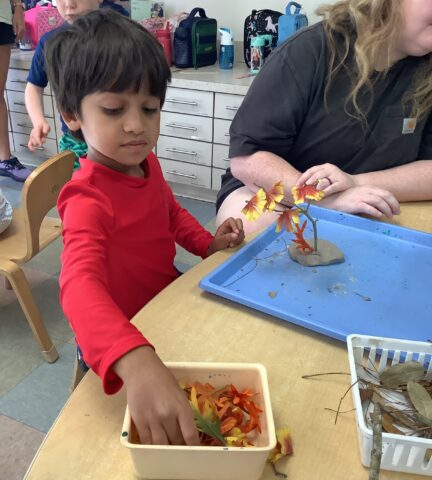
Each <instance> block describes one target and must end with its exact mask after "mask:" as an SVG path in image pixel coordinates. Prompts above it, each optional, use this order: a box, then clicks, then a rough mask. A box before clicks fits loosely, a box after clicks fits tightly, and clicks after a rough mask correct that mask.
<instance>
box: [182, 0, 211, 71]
mask: <svg viewBox="0 0 432 480" xmlns="http://www.w3.org/2000/svg"><path fill="white" fill-rule="evenodd" d="M197 13H199V17H196V16H195V15H196V14H197ZM216 37H217V22H216V20H215V19H214V18H207V16H206V13H205V11H204V9H203V8H194V9H193V10H192V11H191V12H190V14H189V16H188V17H187V18H185V19H184V20H182V21H181V22H180V23H179V26H178V27H177V28H176V30H175V32H174V64H175V65H176V67H180V68H187V67H195V68H198V67H204V66H205V65H213V64H214V63H215V62H216V60H217V50H216Z"/></svg>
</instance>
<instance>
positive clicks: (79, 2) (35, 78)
mask: <svg viewBox="0 0 432 480" xmlns="http://www.w3.org/2000/svg"><path fill="white" fill-rule="evenodd" d="M100 3H101V0H57V9H58V11H59V13H60V15H61V16H62V18H63V19H64V20H65V23H64V24H63V25H61V26H60V27H58V28H55V29H54V30H51V31H50V32H47V33H46V34H45V35H43V36H42V38H41V39H40V41H39V43H38V45H37V47H36V50H35V53H34V56H33V60H32V64H31V68H30V72H29V76H28V78H27V85H26V89H25V103H26V108H27V112H28V114H29V116H30V119H31V121H32V124H33V129H32V131H31V133H30V138H29V141H28V148H29V150H31V151H34V150H36V148H38V147H41V146H42V145H43V144H44V143H45V141H46V138H47V136H48V133H49V132H50V126H49V124H48V122H47V121H46V119H45V115H44V110H43V102H42V99H43V91H44V88H45V87H46V86H47V85H48V78H47V74H46V66H45V58H44V51H45V44H46V42H47V40H48V39H49V38H51V37H52V36H53V35H54V34H55V33H57V32H58V31H60V30H64V29H67V28H68V27H69V26H70V25H71V24H72V23H73V22H74V21H75V20H76V19H77V18H79V17H80V16H82V15H85V14H86V13H88V12H90V11H92V10H96V9H98V8H99V4H100ZM60 120H61V123H62V132H63V135H62V137H61V138H60V145H59V147H60V151H64V150H72V151H73V152H74V153H75V155H76V157H77V158H79V157H80V156H81V155H85V154H86V152H87V145H86V144H85V143H84V142H83V141H80V140H78V139H76V138H74V137H73V136H72V135H71V134H70V132H69V129H68V127H67V125H66V124H65V122H64V121H63V119H62V118H61V119H60Z"/></svg>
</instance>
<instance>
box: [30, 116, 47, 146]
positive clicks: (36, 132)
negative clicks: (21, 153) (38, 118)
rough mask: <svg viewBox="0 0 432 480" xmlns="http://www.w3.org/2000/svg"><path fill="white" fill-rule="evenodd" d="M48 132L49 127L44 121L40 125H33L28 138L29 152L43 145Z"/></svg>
mask: <svg viewBox="0 0 432 480" xmlns="http://www.w3.org/2000/svg"><path fill="white" fill-rule="evenodd" d="M50 130H51V127H50V126H49V124H48V122H46V121H45V120H44V121H43V122H42V123H40V124H37V125H35V126H34V127H33V130H32V131H31V133H30V138H29V141H28V145H27V146H28V148H29V150H31V151H32V152H33V151H35V150H36V149H37V148H38V147H41V146H42V145H43V144H44V143H45V141H46V138H47V136H48V133H49V132H50Z"/></svg>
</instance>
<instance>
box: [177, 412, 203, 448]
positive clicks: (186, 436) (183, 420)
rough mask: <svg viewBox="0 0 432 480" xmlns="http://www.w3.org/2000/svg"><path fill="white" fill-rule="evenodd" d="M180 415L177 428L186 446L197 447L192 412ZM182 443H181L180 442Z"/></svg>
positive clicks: (196, 433) (197, 441)
mask: <svg viewBox="0 0 432 480" xmlns="http://www.w3.org/2000/svg"><path fill="white" fill-rule="evenodd" d="M189 410H190V411H188V412H183V413H180V415H179V417H178V424H179V428H180V431H181V434H182V437H183V440H184V443H185V444H186V445H191V446H193V445H199V444H200V441H199V436H198V430H197V428H196V425H195V420H194V418H193V414H192V410H191V409H190V408H189ZM182 443H183V442H182Z"/></svg>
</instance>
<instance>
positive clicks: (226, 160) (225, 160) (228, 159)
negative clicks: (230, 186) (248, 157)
mask: <svg viewBox="0 0 432 480" xmlns="http://www.w3.org/2000/svg"><path fill="white" fill-rule="evenodd" d="M222 160H223V161H224V162H229V161H230V160H231V159H230V158H223V159H222Z"/></svg>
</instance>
